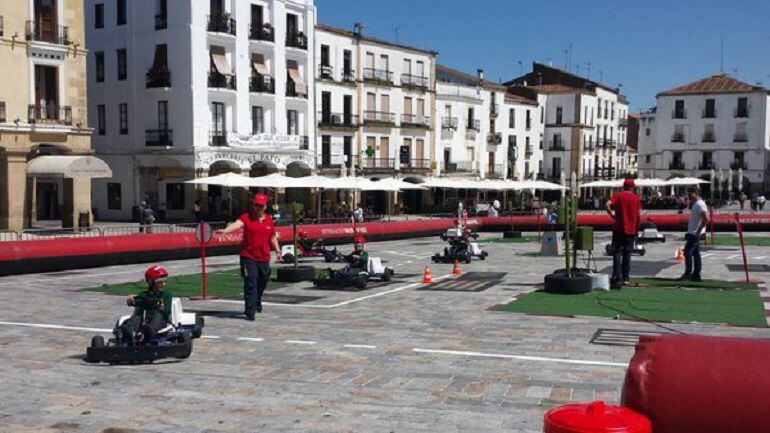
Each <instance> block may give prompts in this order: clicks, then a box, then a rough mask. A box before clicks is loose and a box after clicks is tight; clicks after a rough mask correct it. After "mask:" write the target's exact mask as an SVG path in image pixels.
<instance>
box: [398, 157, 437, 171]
mask: <svg viewBox="0 0 770 433" xmlns="http://www.w3.org/2000/svg"><path fill="white" fill-rule="evenodd" d="M399 169H400V170H401V171H402V172H405V173H426V172H428V171H430V160H429V159H424V158H423V159H409V160H406V161H401V162H400V164H399Z"/></svg>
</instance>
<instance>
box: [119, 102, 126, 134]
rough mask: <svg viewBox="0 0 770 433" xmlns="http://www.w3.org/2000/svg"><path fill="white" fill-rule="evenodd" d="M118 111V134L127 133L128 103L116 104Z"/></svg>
mask: <svg viewBox="0 0 770 433" xmlns="http://www.w3.org/2000/svg"><path fill="white" fill-rule="evenodd" d="M118 113H119V118H120V122H119V123H120V135H126V134H128V104H125V103H124V104H120V105H119V106H118Z"/></svg>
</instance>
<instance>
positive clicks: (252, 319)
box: [245, 314, 256, 322]
mask: <svg viewBox="0 0 770 433" xmlns="http://www.w3.org/2000/svg"><path fill="white" fill-rule="evenodd" d="M245 316H246V320H248V321H249V322H253V321H254V320H256V317H254V315H253V314H246V315H245Z"/></svg>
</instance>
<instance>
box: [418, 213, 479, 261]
mask: <svg viewBox="0 0 770 433" xmlns="http://www.w3.org/2000/svg"><path fill="white" fill-rule="evenodd" d="M478 237H479V235H478V234H477V233H474V232H473V229H472V228H471V227H467V226H466V227H464V228H463V226H462V225H461V224H459V223H457V226H456V227H451V228H449V229H447V230H446V232H444V233H443V234H442V235H441V239H442V240H445V241H447V242H449V247H447V248H444V253H443V254H434V255H433V257H431V260H432V261H433V262H434V263H454V261H455V260H457V261H460V262H465V263H470V262H471V259H473V258H474V257H476V258H478V259H480V260H484V259H486V258H487V252H486V251H482V250H481V248H479V245H478V243H477V242H474V240H475V239H477V238H478Z"/></svg>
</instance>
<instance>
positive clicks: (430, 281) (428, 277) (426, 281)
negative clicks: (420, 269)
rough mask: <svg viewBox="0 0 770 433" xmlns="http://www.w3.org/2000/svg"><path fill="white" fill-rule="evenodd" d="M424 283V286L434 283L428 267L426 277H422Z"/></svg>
mask: <svg viewBox="0 0 770 433" xmlns="http://www.w3.org/2000/svg"><path fill="white" fill-rule="evenodd" d="M422 282H423V284H430V283H432V282H433V275H431V273H430V268H429V267H427V266H426V267H425V275H423V277H422Z"/></svg>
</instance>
